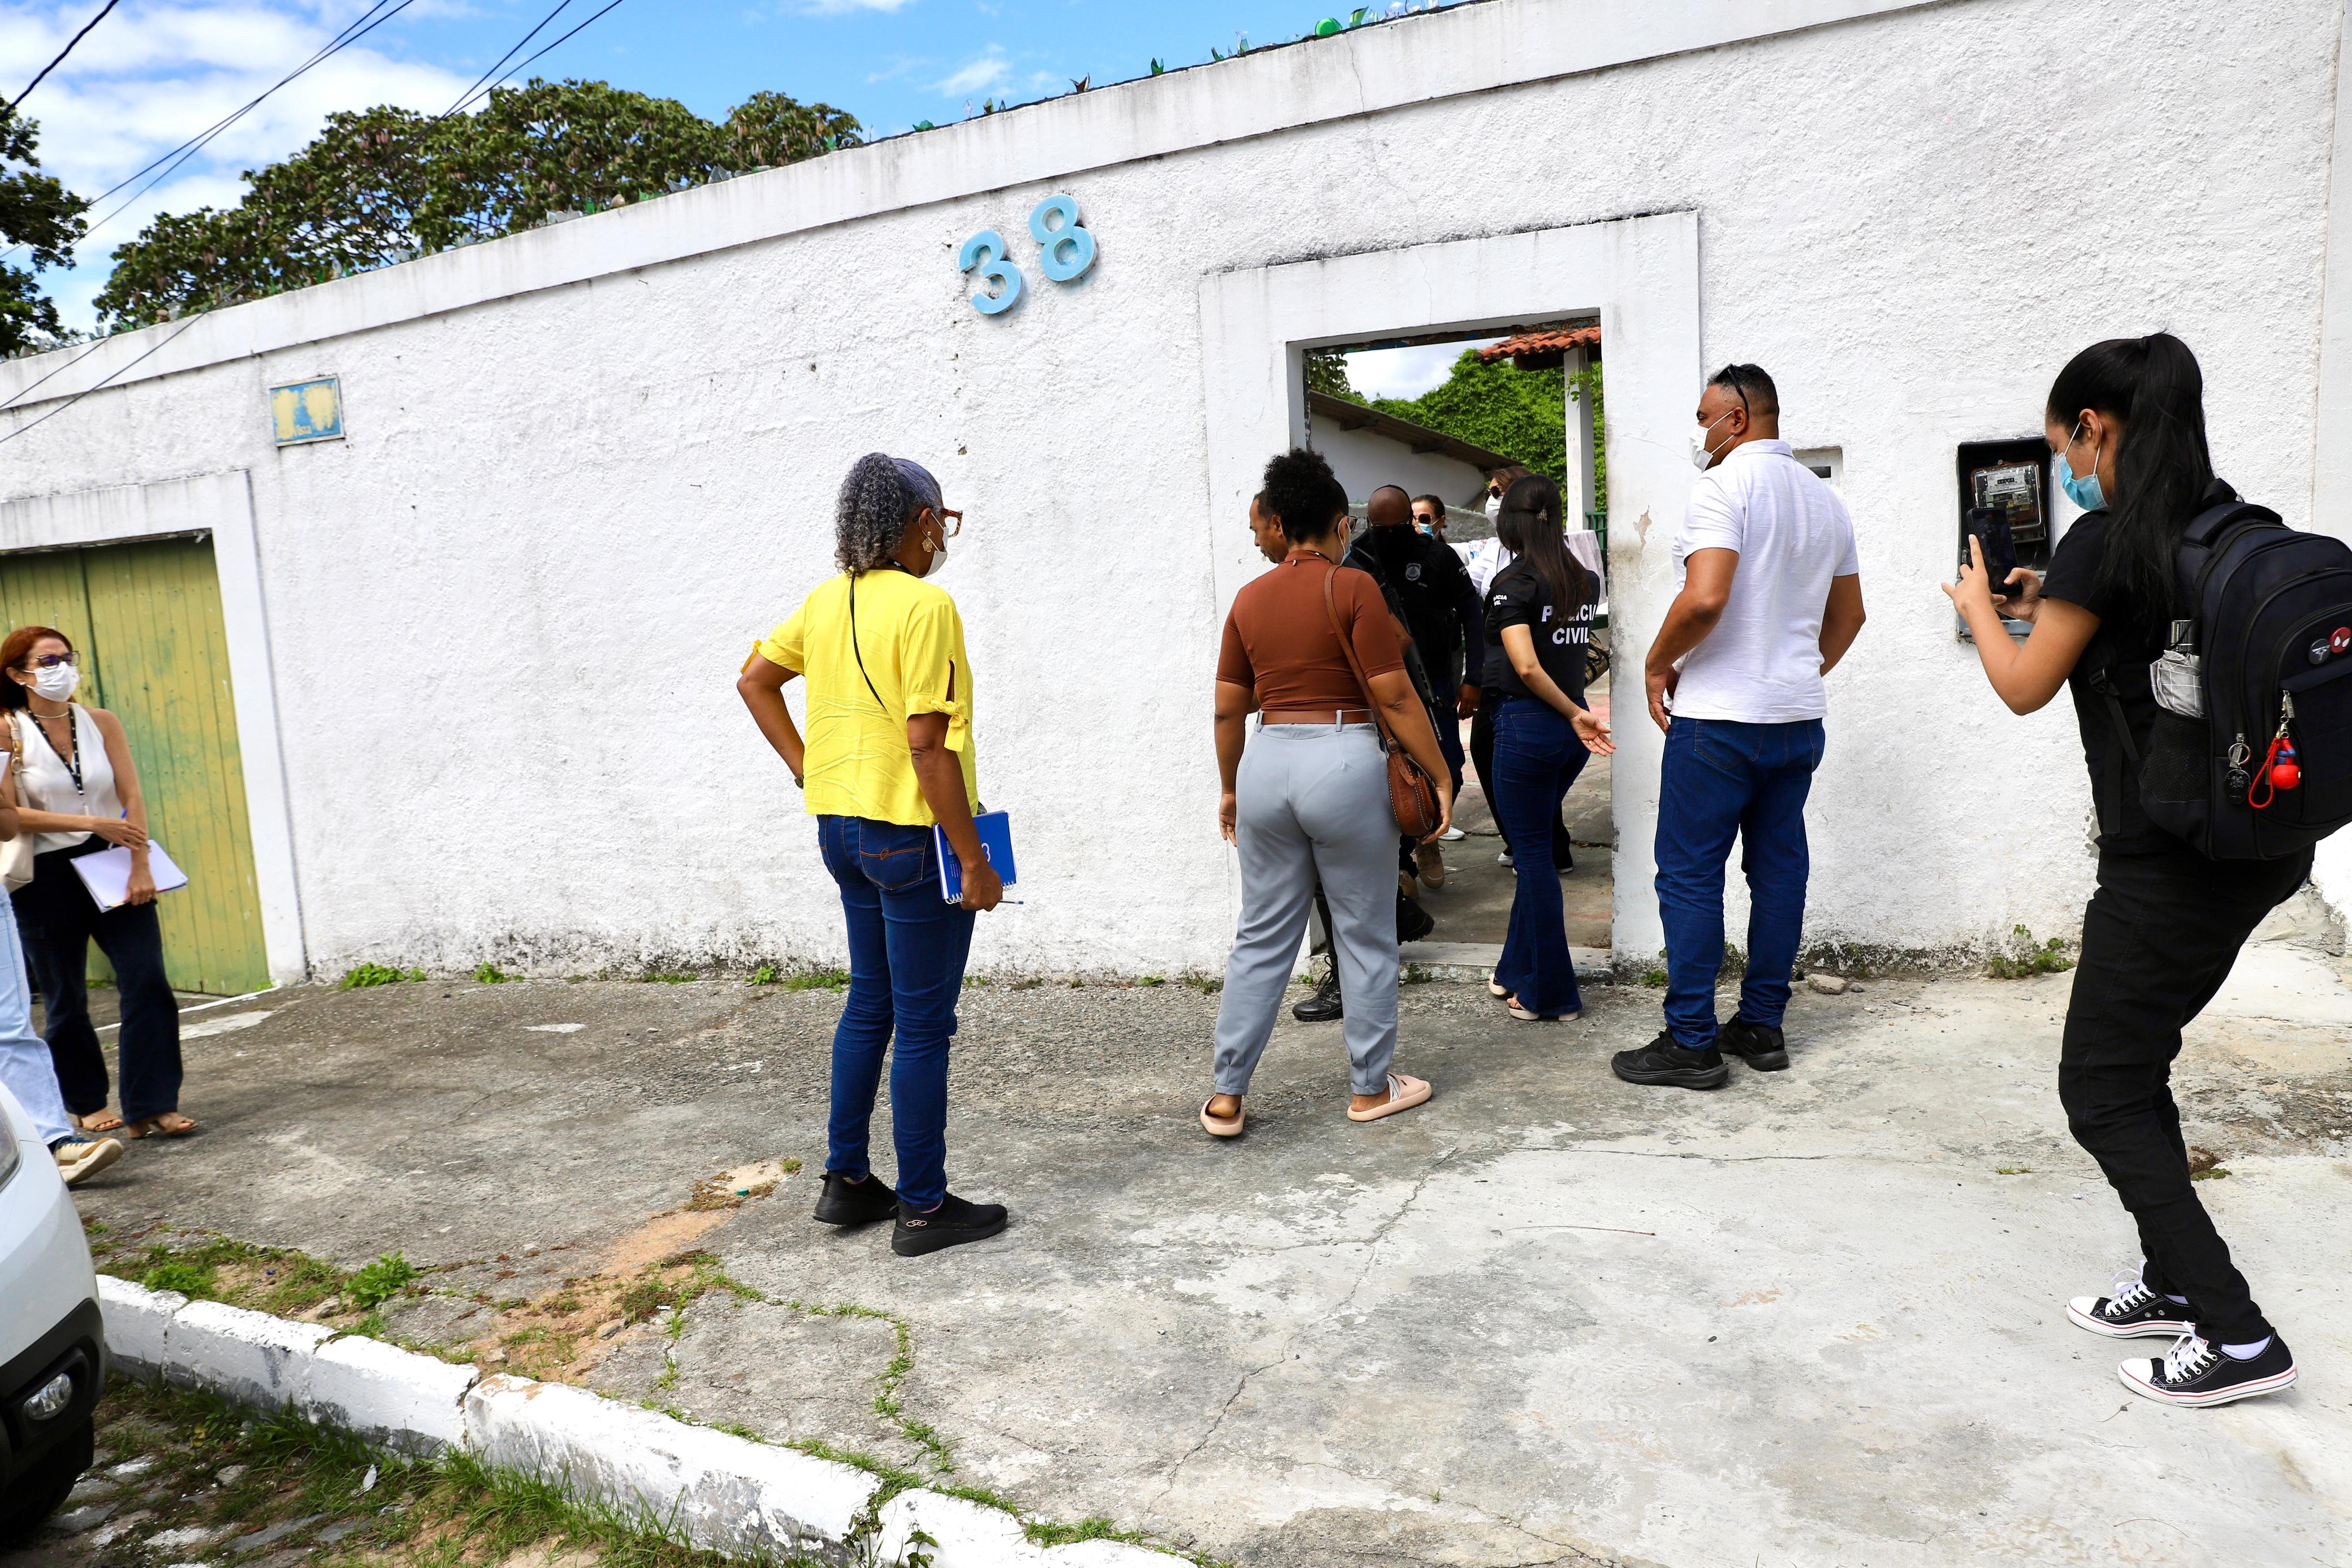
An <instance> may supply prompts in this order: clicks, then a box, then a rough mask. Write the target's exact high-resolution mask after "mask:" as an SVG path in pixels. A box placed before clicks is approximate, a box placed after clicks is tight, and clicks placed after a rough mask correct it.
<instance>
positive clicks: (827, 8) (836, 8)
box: [800, 0, 912, 16]
mask: <svg viewBox="0 0 2352 1568" xmlns="http://www.w3.org/2000/svg"><path fill="white" fill-rule="evenodd" d="M911 3H912V0H801V6H800V8H801V9H802V10H803V11H804V12H806V13H807V14H808V15H809V16H847V15H850V14H852V13H855V12H858V11H884V12H889V11H900V10H904V9H905V8H906V7H907V6H908V5H910V4H911Z"/></svg>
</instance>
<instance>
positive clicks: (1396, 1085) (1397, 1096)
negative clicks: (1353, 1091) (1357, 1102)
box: [1348, 1072, 1431, 1122]
mask: <svg viewBox="0 0 2352 1568" xmlns="http://www.w3.org/2000/svg"><path fill="white" fill-rule="evenodd" d="M1430 1093H1431V1090H1430V1087H1429V1084H1428V1082H1426V1081H1425V1080H1423V1079H1419V1078H1413V1077H1410V1076H1408V1075H1406V1074H1405V1073H1402V1072H1391V1073H1390V1074H1389V1097H1388V1099H1387V1101H1386V1102H1385V1103H1381V1104H1379V1105H1375V1106H1373V1107H1372V1108H1371V1109H1370V1110H1369V1111H1359V1110H1357V1109H1356V1108H1355V1107H1354V1106H1352V1105H1350V1106H1349V1107H1348V1120H1349V1121H1350V1122H1377V1121H1379V1120H1380V1119H1381V1117H1383V1116H1393V1115H1395V1114H1396V1113H1398V1112H1400V1111H1410V1110H1412V1108H1413V1107H1414V1106H1415V1105H1418V1104H1420V1103H1422V1102H1423V1101H1424V1100H1426V1099H1428V1098H1429V1096H1430Z"/></svg>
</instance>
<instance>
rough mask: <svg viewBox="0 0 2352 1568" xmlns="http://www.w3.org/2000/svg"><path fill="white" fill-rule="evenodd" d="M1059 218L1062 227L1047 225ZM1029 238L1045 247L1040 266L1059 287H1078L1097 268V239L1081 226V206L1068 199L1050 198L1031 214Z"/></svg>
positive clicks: (1065, 197)
mask: <svg viewBox="0 0 2352 1568" xmlns="http://www.w3.org/2000/svg"><path fill="white" fill-rule="evenodd" d="M1056 216H1058V217H1059V218H1060V219H1061V220H1062V225H1061V227H1059V228H1055V227H1052V226H1051V225H1048V224H1047V222H1046V220H1047V219H1048V218H1052V217H1056ZM1029 236H1030V237H1031V238H1032V239H1034V240H1035V241H1036V242H1037V243H1038V244H1039V245H1041V246H1044V247H1045V256H1044V257H1043V258H1042V259H1041V260H1040V261H1039V263H1038V265H1039V266H1040V267H1044V268H1045V276H1046V277H1050V278H1052V279H1053V280H1054V281H1055V282H1056V283H1076V281H1077V280H1078V279H1079V278H1081V277H1085V276H1086V275H1087V268H1088V267H1092V266H1094V264H1095V236H1094V235H1093V234H1092V233H1091V232H1089V231H1088V230H1087V228H1085V227H1084V226H1083V225H1080V224H1079V222H1078V204H1077V202H1076V199H1075V198H1073V197H1069V196H1048V197H1046V198H1045V200H1044V201H1042V202H1040V203H1038V204H1037V205H1036V208H1035V209H1034V211H1032V212H1031V213H1030V214H1029Z"/></svg>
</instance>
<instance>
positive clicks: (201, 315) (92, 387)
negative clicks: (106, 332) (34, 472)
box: [0, 305, 212, 446]
mask: <svg viewBox="0 0 2352 1568" xmlns="http://www.w3.org/2000/svg"><path fill="white" fill-rule="evenodd" d="M211 314H212V307H211V306H209V305H208V306H206V307H205V308H203V309H202V310H199V311H197V312H196V313H195V314H194V315H192V316H190V317H189V318H188V319H186V320H185V321H183V322H181V323H180V326H179V329H178V330H177V331H173V332H168V333H166V334H164V335H163V337H161V338H159V339H157V340H155V341H154V342H153V343H152V344H150V345H149V346H148V348H147V350H146V352H145V353H142V354H139V355H136V356H135V357H133V358H131V359H129V360H126V361H123V362H122V363H121V364H120V365H117V366H116V367H115V368H114V369H112V370H110V371H107V372H106V374H104V375H102V376H100V377H99V378H98V380H96V381H94V382H90V383H89V385H88V386H86V387H84V388H82V389H81V391H79V392H76V393H74V394H73V396H71V397H69V398H68V399H66V401H65V402H61V403H59V404H58V406H57V407H55V408H53V409H51V410H49V412H48V413H45V414H43V415H41V417H40V418H38V419H37V420H34V421H32V422H31V423H28V424H21V425H18V426H17V427H16V429H14V430H12V431H10V432H9V433H8V434H5V435H0V446H5V445H6V444H8V443H9V442H11V441H14V440H16V437H18V436H20V435H22V434H25V433H26V431H28V430H31V429H33V428H34V427H35V426H37V425H41V424H46V423H48V422H49V421H50V420H53V419H55V418H57V416H58V415H59V414H61V413H65V411H66V410H68V409H69V408H71V407H73V405H74V404H76V403H78V402H80V401H81V400H82V399H84V398H86V397H88V396H89V394H90V393H92V392H96V391H97V390H98V389H99V388H100V387H102V386H104V385H105V384H106V383H107V382H110V381H112V380H113V379H114V378H115V377H117V376H119V375H121V373H122V372H123V371H127V370H129V369H130V368H131V366H132V365H135V364H137V363H138V362H139V361H141V360H143V359H145V358H146V357H147V355H148V354H152V353H154V352H155V351H156V350H159V349H161V348H163V345H164V344H166V343H169V342H171V341H173V340H174V339H176V338H178V337H179V335H180V333H181V332H184V331H186V330H187V329H189V328H191V327H193V326H194V325H195V324H196V323H197V322H199V321H201V320H203V319H205V317H206V316H209V315H211ZM100 341H101V342H107V341H111V340H110V339H100ZM74 357H75V358H76V359H79V358H80V357H81V356H80V355H79V354H77V355H76V356H74ZM59 368H60V369H62V368H63V367H59ZM56 373H57V372H56V371H50V372H49V374H50V375H55V374H56ZM48 379H49V378H48V376H43V377H42V378H41V381H47V380H48ZM39 384H40V382H34V383H33V385H34V386H38V385H39ZM25 391H26V392H30V391H32V387H27V388H26V389H25ZM17 395H18V396H19V397H21V396H22V395H23V393H19V394H17ZM0 406H5V407H8V408H14V407H15V406H16V404H15V402H9V403H7V404H5V405H0Z"/></svg>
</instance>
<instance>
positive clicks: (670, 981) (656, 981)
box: [646, 975, 702, 986]
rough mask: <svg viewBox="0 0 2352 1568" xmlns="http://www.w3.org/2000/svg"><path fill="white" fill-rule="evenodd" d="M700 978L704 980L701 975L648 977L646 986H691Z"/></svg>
mask: <svg viewBox="0 0 2352 1568" xmlns="http://www.w3.org/2000/svg"><path fill="white" fill-rule="evenodd" d="M700 978H702V977H701V976H699V975H647V976H646V985H648V986H690V985H692V984H694V982H695V981H697V980H698V979H700Z"/></svg>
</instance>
